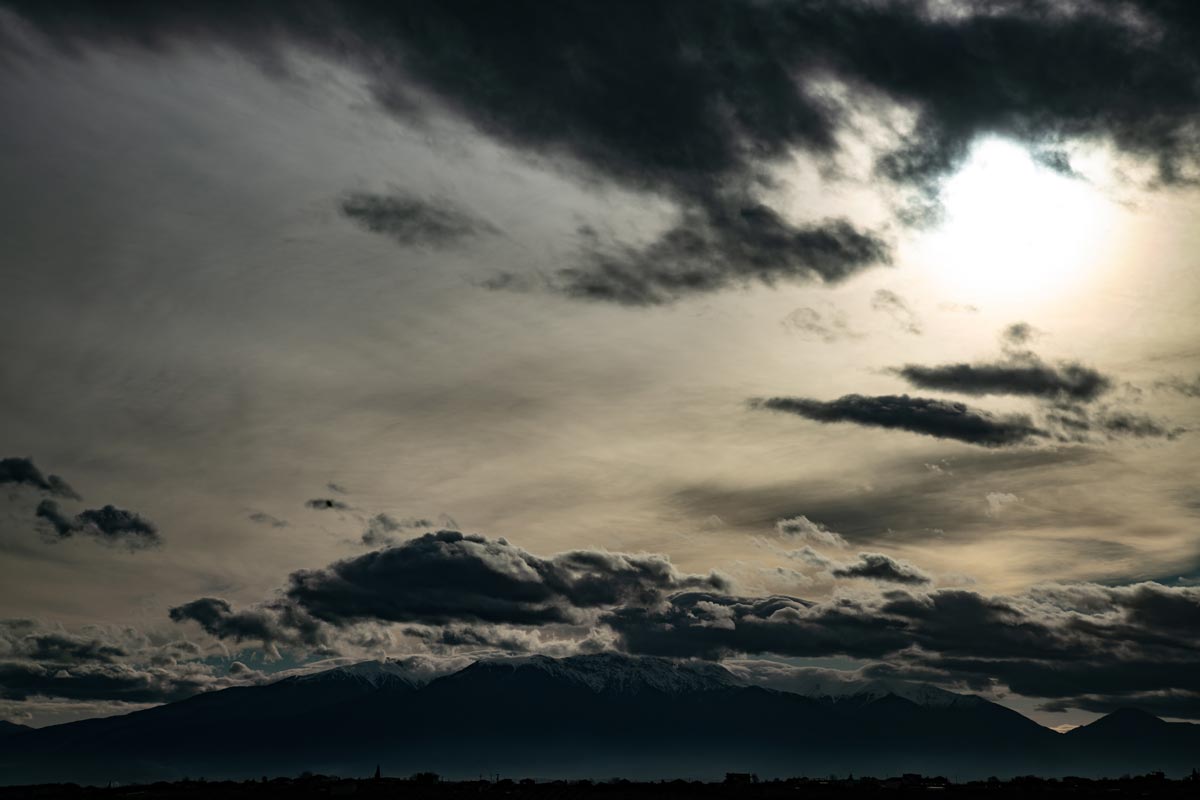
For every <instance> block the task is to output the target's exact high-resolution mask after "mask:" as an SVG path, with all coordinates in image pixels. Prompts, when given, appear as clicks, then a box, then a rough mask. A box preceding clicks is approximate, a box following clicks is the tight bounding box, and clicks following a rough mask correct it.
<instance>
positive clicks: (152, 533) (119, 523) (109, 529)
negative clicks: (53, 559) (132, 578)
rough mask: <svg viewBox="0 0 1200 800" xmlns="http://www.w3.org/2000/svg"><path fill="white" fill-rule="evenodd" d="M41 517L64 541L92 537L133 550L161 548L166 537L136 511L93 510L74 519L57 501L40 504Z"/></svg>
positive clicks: (44, 501)
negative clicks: (163, 537)
mask: <svg viewBox="0 0 1200 800" xmlns="http://www.w3.org/2000/svg"><path fill="white" fill-rule="evenodd" d="M36 514H37V517H38V518H39V519H43V520H45V521H46V523H47V524H48V525H49V527H50V528H51V530H53V531H54V533H55V534H56V535H57V536H58V538H60V539H69V538H71V537H72V536H91V537H92V538H94V539H96V540H98V541H102V542H107V543H109V544H121V545H124V546H126V547H128V548H130V549H131V550H142V549H146V548H150V547H158V546H159V545H161V544H162V536H161V535H160V534H159V532H158V528H157V527H156V526H155V525H154V523H152V522H150V520H148V519H145V518H143V517H141V516H139V515H138V514H136V513H134V512H132V511H126V510H125V509H123V508H117V507H116V506H111V505H107V506H104V507H103V508H89V509H86V510H84V511H81V512H80V513H78V514H76V515H75V516H74V517H72V516H70V515H68V514H65V513H64V512H63V511H62V509H60V508H59V505H58V503H56V502H54V501H53V500H43V501H42V502H41V503H39V504H38V507H37V512H36Z"/></svg>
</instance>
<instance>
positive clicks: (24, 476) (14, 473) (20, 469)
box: [0, 458, 80, 500]
mask: <svg viewBox="0 0 1200 800" xmlns="http://www.w3.org/2000/svg"><path fill="white" fill-rule="evenodd" d="M4 484H10V485H14V486H31V487H33V488H34V489H37V490H38V491H42V492H46V493H47V494H52V495H57V496H58V497H66V498H69V499H71V500H78V499H80V498H79V495H78V494H77V493H76V492H75V490H74V489H72V488H71V487H70V486H68V485H67V482H66V481H64V480H63V479H62V478H60V477H59V476H57V475H43V474H42V471H41V470H39V469H38V468H37V466H36V465H35V464H34V463H33V459H31V458H0V485H4Z"/></svg>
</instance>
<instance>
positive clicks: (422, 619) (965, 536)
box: [0, 0, 1200, 726]
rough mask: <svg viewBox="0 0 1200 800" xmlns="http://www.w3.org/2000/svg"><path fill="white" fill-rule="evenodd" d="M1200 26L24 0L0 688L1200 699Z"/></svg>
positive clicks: (940, 9)
mask: <svg viewBox="0 0 1200 800" xmlns="http://www.w3.org/2000/svg"><path fill="white" fill-rule="evenodd" d="M1198 38H1200V10H1197V9H1196V8H1194V6H1193V5H1192V4H1191V3H1189V2H1186V0H1157V1H1152V0H1142V1H1141V2H1133V1H1132V0H1091V1H1090V2H1077V3H1062V2H1049V1H1048V0H1046V1H1045V2H1043V1H1041V0H1012V2H1008V1H1006V0H997V1H996V2H987V3H983V2H980V3H956V2H949V1H948V0H946V1H944V2H938V1H936V0H929V1H928V2H919V1H918V0H911V1H902V0H896V1H895V2H892V1H891V0H849V1H848V2H847V1H845V0H842V1H840V2H832V0H831V1H830V2H819V1H816V0H814V1H813V2H801V1H799V0H797V1H796V2H786V1H785V0H761V1H753V0H740V1H738V2H734V1H733V0H729V1H728V2H726V1H725V0H714V2H711V3H704V4H693V3H685V2H666V1H664V2H654V3H649V4H641V3H625V2H610V3H582V2H579V3H576V2H566V3H556V4H541V3H525V2H514V3H506V4H494V3H471V2H457V1H456V0H455V1H452V2H438V3H433V2H429V3H426V2H413V3H405V4H402V5H400V6H398V7H391V6H390V5H389V4H375V3H367V2H362V3H328V2H322V1H321V0H306V1H305V2H301V3H276V2H269V1H268V0H262V1H260V2H247V3H238V4H221V3H190V2H181V3H173V4H161V3H153V2H148V1H147V2H129V3H123V4H120V6H112V5H111V4H107V3H103V2H88V1H87V0H75V1H74V2H62V3H44V2H23V1H19V0H3V1H2V2H0V108H2V109H3V118H4V119H5V123H4V124H3V125H0V176H2V179H0V210H2V213H0V241H2V242H3V251H4V257H3V258H2V259H0V286H2V287H3V291H0V318H2V319H3V320H4V336H3V358H2V359H0V459H2V460H0V553H2V557H0V718H6V719H9V720H12V721H15V722H23V723H26V724H32V725H47V724H53V723H56V722H61V721H65V720H71V719H77V718H81V717H87V716H95V715H108V714H113V713H121V712H124V711H128V710H133V709H136V708H142V707H146V706H148V705H153V704H156V703H162V702H168V701H171V700H176V699H180V698H182V697H186V696H188V695H190V694H193V693H195V692H198V691H207V690H212V689H217V688H222V687H225V686H231V685H238V684H242V683H254V682H262V681H265V680H270V679H272V677H273V676H278V675H279V674H281V673H284V672H287V671H288V670H294V669H308V668H315V667H316V666H320V665H327V664H335V663H344V662H347V661H355V660H361V659H366V658H385V657H387V658H399V659H408V660H409V661H410V662H411V663H413V664H414V665H417V666H419V668H421V669H427V670H430V671H431V672H437V671H439V670H442V671H444V670H447V669H449V668H451V666H452V665H461V664H463V663H466V662H467V661H469V660H471V659H474V658H479V657H481V656H483V655H488V654H494V653H510V652H539V653H546V654H550V655H568V654H572V653H586V652H603V651H609V650H613V651H619V652H626V653H630V654H647V655H659V656H668V657H674V658H689V659H690V658H695V659H709V660H716V661H723V662H725V663H727V664H730V665H736V667H737V669H739V670H744V671H746V672H747V673H749V674H757V675H760V679H761V680H762V682H764V683H769V684H771V685H785V684H786V682H787V681H788V680H795V681H803V679H805V678H806V677H807V676H811V675H813V674H817V671H820V670H829V669H836V670H839V671H840V672H839V674H840V675H841V676H842V677H854V678H858V677H861V678H868V677H892V678H898V679H907V680H916V681H923V682H929V683H935V684H937V685H940V686H942V687H944V688H948V689H951V690H955V691H963V692H972V693H978V694H981V695H983V696H986V697H989V698H990V699H994V700H996V701H998V702H1001V703H1004V704H1006V705H1009V706H1011V707H1013V708H1016V709H1018V710H1020V711H1022V713H1026V714H1028V715H1030V716H1031V717H1033V718H1034V719H1036V720H1038V721H1039V722H1041V723H1043V724H1045V725H1050V726H1071V725H1076V724H1081V723H1085V722H1087V721H1089V720H1092V719H1095V718H1096V717H1097V716H1098V715H1100V714H1103V713H1106V712H1108V711H1111V710H1113V709H1116V708H1121V707H1128V706H1136V707H1140V708H1145V709H1147V710H1150V711H1152V712H1154V713H1156V714H1159V715H1160V716H1163V717H1166V718H1171V719H1185V720H1200V677H1198V676H1200V535H1198V534H1200V524H1198V523H1200V484H1198V483H1197V477H1196V475H1197V471H1196V467H1197V464H1198V463H1200V462H1198V459H1197V456H1198V453H1197V450H1196V439H1195V434H1194V433H1193V431H1194V430H1195V428H1196V427H1197V425H1200V348H1198V347H1197V345H1196V343H1197V341H1200V322H1198V321H1197V315H1196V313H1195V312H1196V309H1197V308H1198V304H1200V278H1198V277H1197V276H1198V272H1197V266H1198V264H1197V255H1196V254H1197V253H1200V246H1198V245H1200V241H1198V239H1200V225H1197V224H1196V223H1197V221H1198V220H1200V192H1198V191H1197V188H1196V184H1197V181H1198V180H1200V57H1198V56H1197V53H1200V47H1197V39H1198ZM415 668H416V667H415ZM780 676H783V677H780ZM789 676H790V677H789ZM772 681H773V682H774V683H772ZM780 681H783V682H784V683H783V684H780V683H779V682H780Z"/></svg>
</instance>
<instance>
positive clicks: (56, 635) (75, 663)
mask: <svg viewBox="0 0 1200 800" xmlns="http://www.w3.org/2000/svg"><path fill="white" fill-rule="evenodd" d="M201 657H202V653H201V650H200V648H198V647H197V646H196V645H194V644H192V643H191V642H188V641H183V640H176V639H168V640H165V641H156V640H155V639H154V638H152V637H148V636H147V635H145V634H144V633H142V632H139V631H137V630H134V629H132V628H111V629H109V628H102V627H96V626H91V627H89V628H86V629H84V631H83V632H71V631H67V630H64V629H62V628H59V627H50V626H47V625H45V624H43V623H42V622H39V621H37V620H0V699H4V700H16V701H22V703H23V704H30V702H31V698H40V699H42V700H45V699H46V698H53V699H55V700H66V701H73V702H80V701H106V702H124V703H162V702H168V701H171V700H179V699H182V698H184V697H188V696H190V695H193V694H196V693H197V692H200V691H205V690H208V689H214V688H222V687H224V686H228V685H232V682H233V681H232V679H226V678H222V677H220V676H218V675H216V673H215V671H214V669H213V667H212V666H211V665H209V664H205V663H202V662H201V661H200V660H199V659H200V658H201ZM243 677H244V676H243Z"/></svg>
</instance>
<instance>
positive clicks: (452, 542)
mask: <svg viewBox="0 0 1200 800" xmlns="http://www.w3.org/2000/svg"><path fill="white" fill-rule="evenodd" d="M689 586H693V587H700V586H707V587H714V588H720V587H722V586H724V582H723V580H722V579H721V578H720V577H718V576H717V575H715V574H713V575H710V576H707V577H704V576H696V575H681V574H679V573H678V572H676V571H675V568H674V567H672V566H671V563H670V562H669V561H667V560H666V559H665V558H663V557H662V556H651V555H647V556H640V555H627V554H623V553H605V552H593V551H582V550H580V551H571V552H567V553H562V554H560V555H557V556H554V557H552V558H541V557H538V556H535V555H533V554H532V553H529V552H527V551H525V550H522V549H521V548H518V547H514V546H512V545H510V544H508V542H506V541H505V540H503V539H497V540H494V541H493V540H488V539H486V538H484V537H482V536H475V535H464V534H462V533H458V532H457V531H438V532H437V533H428V534H425V535H424V536H420V537H418V538H415V539H410V540H409V541H407V542H405V543H403V544H400V545H397V546H393V547H389V548H386V549H384V550H376V551H373V552H370V553H365V554H363V555H361V556H358V557H356V558H351V559H346V560H344V561H338V562H335V563H333V564H331V565H330V566H328V567H326V568H324V569H318V570H302V571H300V572H296V573H293V574H292V576H291V578H290V580H289V585H288V587H287V589H286V591H285V596H286V598H287V600H288V601H290V602H291V603H293V604H295V605H296V607H298V608H299V609H301V610H303V611H304V612H305V613H307V614H311V615H312V616H313V617H316V618H317V619H321V620H324V621H326V622H329V623H332V624H334V625H341V624H348V623H352V622H355V621H362V620H376V621H386V622H419V623H431V624H443V623H448V622H455V621H460V622H490V623H511V624H518V625H542V624H548V623H563V622H571V621H574V620H575V619H576V618H577V616H578V612H579V611H580V610H583V609H591V608H602V607H606V606H615V605H619V604H621V603H628V602H650V601H652V600H654V599H656V598H657V597H659V596H660V595H661V594H662V593H663V592H668V591H676V590H679V589H681V588H685V587H689Z"/></svg>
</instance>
